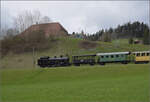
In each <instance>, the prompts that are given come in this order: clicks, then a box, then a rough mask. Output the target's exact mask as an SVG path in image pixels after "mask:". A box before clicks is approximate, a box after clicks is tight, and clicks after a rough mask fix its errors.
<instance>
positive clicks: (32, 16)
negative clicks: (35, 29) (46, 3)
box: [14, 10, 51, 32]
mask: <svg viewBox="0 0 150 102" xmlns="http://www.w3.org/2000/svg"><path fill="white" fill-rule="evenodd" d="M50 21H51V20H50V18H49V17H48V16H44V17H42V15H41V13H40V11H38V10H35V11H33V12H31V11H23V12H22V13H20V14H18V15H17V16H16V17H15V18H14V25H15V28H16V29H17V30H18V31H19V32H22V31H24V30H25V29H27V28H28V27H29V26H31V25H33V24H37V23H38V24H39V23H49V22H50Z"/></svg>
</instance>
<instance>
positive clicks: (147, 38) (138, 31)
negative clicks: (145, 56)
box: [86, 21, 150, 44]
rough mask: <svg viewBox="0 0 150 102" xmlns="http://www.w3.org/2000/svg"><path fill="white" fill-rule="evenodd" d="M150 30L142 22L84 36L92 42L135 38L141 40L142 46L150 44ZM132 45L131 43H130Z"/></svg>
mask: <svg viewBox="0 0 150 102" xmlns="http://www.w3.org/2000/svg"><path fill="white" fill-rule="evenodd" d="M149 31H150V28H149V26H148V25H147V24H144V23H143V22H138V21H135V22H133V23H130V22H128V23H125V24H123V25H118V26H117V27H116V28H109V29H105V30H104V29H102V30H99V31H98V32H96V33H94V34H91V35H86V39H88V40H92V41H105V42H111V41H112V40H115V39H129V40H133V39H135V38H137V39H139V40H142V42H143V44H150V33H149ZM131 43H132V42H131Z"/></svg>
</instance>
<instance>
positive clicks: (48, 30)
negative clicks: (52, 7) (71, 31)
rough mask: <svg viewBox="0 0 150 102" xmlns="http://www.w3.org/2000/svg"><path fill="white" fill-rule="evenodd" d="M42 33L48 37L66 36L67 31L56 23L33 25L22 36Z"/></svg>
mask: <svg viewBox="0 0 150 102" xmlns="http://www.w3.org/2000/svg"><path fill="white" fill-rule="evenodd" d="M38 30H41V31H44V33H45V35H46V36H49V35H68V32H67V30H66V29H65V28H64V27H63V26H62V25H61V24H60V23H58V22H53V23H44V24H35V25H32V26H30V27H29V28H27V29H26V30H25V31H23V32H22V33H21V34H22V35H27V34H29V33H30V32H32V31H38Z"/></svg>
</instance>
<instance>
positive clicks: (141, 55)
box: [133, 51, 150, 64]
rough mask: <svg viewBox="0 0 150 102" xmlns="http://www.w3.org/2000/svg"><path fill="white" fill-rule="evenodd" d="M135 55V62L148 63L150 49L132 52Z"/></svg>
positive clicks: (149, 60)
mask: <svg viewBox="0 0 150 102" xmlns="http://www.w3.org/2000/svg"><path fill="white" fill-rule="evenodd" d="M133 55H134V56H135V60H134V62H135V63H136V64H137V63H148V62H150V51H138V52H133Z"/></svg>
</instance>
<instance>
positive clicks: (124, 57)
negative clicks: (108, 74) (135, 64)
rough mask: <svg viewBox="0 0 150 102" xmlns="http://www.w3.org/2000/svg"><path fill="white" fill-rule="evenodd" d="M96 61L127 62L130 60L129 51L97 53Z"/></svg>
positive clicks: (101, 62) (100, 62)
mask: <svg viewBox="0 0 150 102" xmlns="http://www.w3.org/2000/svg"><path fill="white" fill-rule="evenodd" d="M97 56H98V61H97V62H98V63H99V64H100V65H104V64H105V63H123V64H127V63H129V62H130V61H131V56H130V52H114V53H97Z"/></svg>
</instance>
